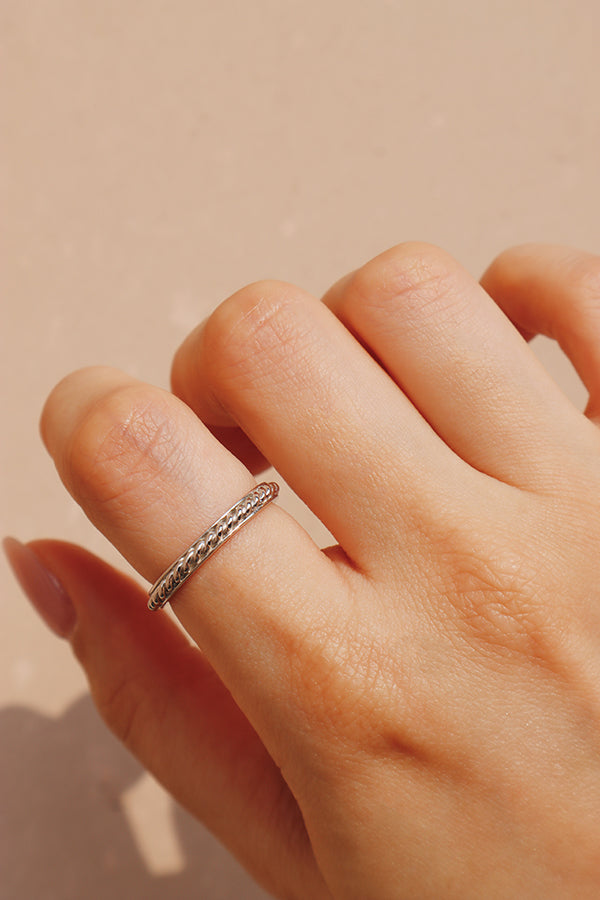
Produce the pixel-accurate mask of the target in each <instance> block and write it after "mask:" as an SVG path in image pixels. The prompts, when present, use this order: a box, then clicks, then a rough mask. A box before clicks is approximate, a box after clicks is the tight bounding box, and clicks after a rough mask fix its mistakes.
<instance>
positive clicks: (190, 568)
mask: <svg viewBox="0 0 600 900" xmlns="http://www.w3.org/2000/svg"><path fill="white" fill-rule="evenodd" d="M278 493H279V485H278V484H277V483H276V482H274V481H272V482H266V481H263V482H262V484H257V486H256V487H255V488H253V490H251V491H250V492H249V493H248V494H246V495H245V497H242V499H241V500H239V501H238V502H237V503H236V504H235V506H232V507H231V509H228V510H227V512H226V513H225V514H224V515H222V516H221V518H220V519H217V521H216V522H214V523H213V524H212V525H211V526H210V528H208V529H207V530H206V531H205V532H204V534H202V535H201V536H200V537H199V538H198V540H197V541H196V542H195V543H194V544H192V545H191V547H188V549H187V550H186V551H185V553H182V554H181V556H179V557H178V558H177V559H176V560H175V562H174V563H173V565H171V566H169V568H168V569H166V570H165V571H164V572H163V573H162V575H161V576H160V578H159V579H158V580H157V581H155V583H154V584H153V585H152V587H151V588H150V591H149V594H148V596H149V598H150V599H149V600H148V609H160V608H161V607H162V606H164V605H165V603H168V602H169V601H170V599H171V597H172V596H173V594H174V593H175V591H176V590H178V589H179V588H180V587H181V585H182V584H184V583H185V582H186V581H187V579H188V578H189V577H190V575H192V574H193V573H194V572H195V571H196V569H197V568H198V567H199V566H201V565H202V563H203V562H206V560H207V559H208V557H209V556H212V554H213V553H214V552H215V550H218V549H219V547H222V546H223V544H224V543H225V541H227V540H228V539H229V538H230V537H231V535H232V534H235V532H236V531H237V530H238V529H239V528H241V527H242V525H245V523H246V522H248V521H249V519H251V518H252V516H255V515H256V513H257V512H260V510H261V509H263V508H264V507H265V506H266V505H267V504H268V503H270V502H271V500H274V499H275V497H276V496H277V494H278Z"/></svg>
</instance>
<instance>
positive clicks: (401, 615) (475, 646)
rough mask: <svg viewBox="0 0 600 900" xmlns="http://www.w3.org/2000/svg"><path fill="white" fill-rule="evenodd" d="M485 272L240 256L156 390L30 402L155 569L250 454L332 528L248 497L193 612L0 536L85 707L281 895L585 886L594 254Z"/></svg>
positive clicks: (150, 572)
mask: <svg viewBox="0 0 600 900" xmlns="http://www.w3.org/2000/svg"><path fill="white" fill-rule="evenodd" d="M482 285H483V286H480V285H479V284H478V283H477V282H476V281H475V280H474V279H473V278H471V277H470V276H469V275H468V274H467V273H466V272H465V271H464V270H463V269H462V268H461V267H460V266H459V265H458V264H457V263H456V262H454V260H452V259H451V258H450V257H448V256H447V255H446V254H444V253H443V252H442V251H440V250H438V249H436V248H433V247H431V246H428V245H422V244H404V245H401V246H399V247H396V248H394V249H392V250H390V251H388V252H387V253H384V254H383V255H381V256H380V257H378V258H377V259H375V260H373V261H372V262H370V263H368V264H367V265H366V266H364V267H362V268H361V269H359V270H357V271H356V272H355V273H353V274H352V275H350V276H348V277H347V278H346V279H344V280H343V281H341V282H339V283H338V284H337V285H335V286H334V287H333V288H332V289H331V290H330V291H329V293H328V294H327V295H326V297H325V303H321V302H319V301H317V300H316V299H314V298H313V297H311V296H308V295H307V294H305V293H303V292H302V291H301V290H299V289H298V288H296V287H292V286H290V285H287V284H281V283H272V282H264V283H259V284H254V285H251V286H250V287H247V288H245V289H243V290H242V291H240V292H239V293H237V294H235V295H234V296H233V297H231V298H230V299H229V300H227V301H226V302H225V303H224V304H222V305H221V306H220V307H219V308H218V309H217V310H216V311H215V312H214V313H213V314H212V316H211V317H210V318H209V319H208V320H207V322H205V323H204V324H203V325H201V326H200V327H199V328H198V329H197V331H195V332H194V333H193V334H192V335H190V337H189V338H188V339H187V340H186V342H185V343H184V345H183V346H182V347H181V349H180V350H179V352H178V353H177V355H176V357H175V362H174V365H173V391H174V395H173V394H170V393H167V392H166V391H162V390H159V389H157V388H155V387H151V386H149V385H147V384H143V383H141V382H139V381H136V380H134V379H132V378H129V377H128V376H126V375H124V374H122V373H120V372H118V371H114V370H111V369H103V368H94V369H86V370H83V371H79V372H76V373H74V374H73V375H70V376H69V377H67V378H66V379H65V380H64V381H62V382H61V383H60V384H59V385H58V387H57V388H55V390H54V391H53V393H52V394H51V396H50V398H49V400H48V402H47V405H46V408H45V410H44V414H43V420H42V431H43V436H44V440H45V442H46V445H47V447H48V449H49V451H50V453H51V454H52V456H53V458H54V460H55V462H56V465H57V468H58V470H59V473H60V475H61V477H62V479H63V480H64V482H65V484H66V486H67V488H68V489H69V490H70V492H71V493H72V494H73V496H74V497H75V498H76V500H77V501H78V502H79V503H80V504H81V505H82V507H83V508H84V510H85V511H86V513H87V514H88V516H89V517H90V519H91V520H92V521H93V522H94V523H95V524H96V525H97V526H98V528H100V529H101V531H103V532H104V534H106V535H107V536H108V538H109V539H110V540H111V541H112V542H113V543H114V545H115V546H116V547H117V548H118V549H119V550H120V551H121V552H122V553H123V555H124V556H125V557H126V558H127V559H128V560H129V561H130V562H131V563H132V564H133V565H134V566H135V567H136V569H137V570H138V571H139V572H140V574H141V575H143V576H144V577H145V578H147V579H148V580H150V581H153V580H154V579H155V578H156V577H157V576H158V575H159V574H160V572H161V571H162V570H163V569H165V567H166V566H167V565H169V564H170V563H171V562H172V561H173V560H174V559H175V558H176V557H177V556H178V555H179V553H180V552H181V551H182V550H183V549H185V548H186V547H187V546H188V545H189V544H191V543H192V542H193V541H194V540H195V539H196V538H197V537H198V536H199V535H200V534H201V533H202V532H203V531H204V530H205V528H206V527H207V526H208V525H210V524H211V522H213V521H214V520H215V519H217V518H218V517H219V516H220V515H221V514H222V513H223V512H224V511H225V510H226V509H227V508H228V507H229V506H231V505H232V504H233V503H234V502H236V501H237V500H238V499H239V498H240V497H241V496H242V495H243V494H244V493H246V492H247V491H248V490H249V489H250V488H251V487H252V486H253V484H254V478H253V474H251V471H252V472H253V473H254V474H256V473H257V472H258V471H259V470H260V469H261V468H262V467H264V466H266V465H267V463H266V462H265V461H268V463H271V464H273V465H274V466H275V468H276V469H277V470H278V471H279V472H280V473H281V475H282V477H283V478H284V479H285V480H286V481H287V482H288V483H289V485H290V486H291V487H292V488H293V489H294V490H295V491H296V492H297V493H298V494H299V495H300V497H301V498H302V499H303V500H304V501H305V502H306V503H307V504H308V506H309V507H310V508H311V509H312V510H313V511H314V512H315V513H316V515H317V516H318V517H319V519H320V520H321V521H322V522H323V523H324V524H325V526H326V527H327V528H328V529H329V530H330V532H331V533H332V534H333V535H334V538H335V540H336V541H337V542H338V544H339V546H336V547H335V548H330V549H327V550H325V551H322V550H320V549H319V548H318V547H317V546H316V545H315V544H314V543H313V541H312V540H311V539H310V538H309V537H308V536H307V534H306V533H305V532H304V530H303V529H302V528H301V527H300V526H299V525H298V524H297V523H296V522H295V521H293V520H292V518H291V517H290V516H289V515H287V514H286V513H285V512H284V511H283V509H281V508H280V507H278V506H277V505H275V504H271V505H270V506H268V507H267V508H266V509H265V510H264V511H263V512H261V513H260V515H258V516H257V517H256V518H255V519H253V520H252V522H249V523H248V524H247V525H246V526H244V528H242V529H241V530H240V531H239V532H238V533H237V534H236V535H235V536H234V537H233V538H232V539H231V541H230V542H228V543H227V544H226V545H225V546H224V547H223V548H222V549H220V550H219V551H218V553H216V554H215V555H214V556H213V557H211V559H210V560H208V561H207V563H206V564H205V565H203V566H202V567H201V568H200V569H199V570H198V571H197V572H196V573H195V574H194V575H193V577H192V578H190V580H189V581H188V582H187V583H186V584H185V586H184V587H182V589H181V590H180V591H179V592H178V593H177V594H176V595H175V597H174V598H173V610H174V612H175V613H176V615H177V617H178V618H179V620H180V622H181V623H182V625H183V627H184V629H185V631H186V632H187V636H186V635H185V634H184V633H182V631H181V630H180V629H179V628H177V627H176V626H175V625H174V624H173V623H172V622H171V620H170V618H169V616H168V615H166V614H165V613H163V612H158V613H150V612H148V610H147V609H146V597H145V593H144V591H143V590H142V588H141V587H138V586H136V585H135V584H134V583H132V582H131V581H130V580H129V579H127V578H125V577H124V576H122V575H120V574H119V573H117V572H116V571H114V570H113V569H112V568H110V567H108V566H107V565H106V564H104V563H103V562H101V561H99V560H97V559H96V558H94V557H92V556H90V554H88V553H87V552H85V551H84V550H82V549H79V548H76V547H73V546H71V545H67V544H62V543H58V542H54V541H37V542H34V543H32V544H31V545H29V547H28V548H25V549H24V550H18V548H17V545H15V544H12V543H9V545H8V550H9V554H10V555H11V557H12V559H13V563H14V565H15V567H16V568H17V569H18V570H19V571H20V573H21V576H22V579H23V582H24V583H25V584H26V586H28V587H29V590H30V592H31V593H34V594H36V597H35V598H34V599H35V602H36V603H37V605H38V607H40V608H41V611H42V613H43V615H45V616H46V618H47V619H48V620H49V621H50V623H51V624H53V625H54V627H55V628H56V630H58V631H59V632H61V633H63V634H66V635H68V636H69V638H70V641H71V643H72V646H73V649H74V651H75V653H76V654H77V656H78V658H79V659H80V661H81V663H82V665H83V666H84V668H85V670H86V672H87V675H88V677H89V680H90V684H91V688H92V692H93V694H94V697H95V699H96V702H97V704H98V707H99V709H100V711H101V712H102V714H103V715H104V717H105V719H106V721H107V722H108V724H109V725H110V726H111V728H112V729H113V730H114V731H115V732H116V733H117V735H119V737H120V738H121V739H122V740H123V741H124V742H125V743H126V744H127V746H128V747H129V748H130V749H131V750H132V751H133V752H134V753H135V754H136V755H137V756H138V757H139V759H140V760H141V761H142V763H144V765H146V766H147V767H148V768H149V769H150V770H151V771H152V772H153V773H154V774H155V775H156V776H157V777H158V778H159V779H160V780H161V781H162V782H163V784H165V785H166V787H167V788H168V789H169V790H170V791H171V792H172V793H173V794H174V796H175V797H177V799H178V800H179V801H180V802H181V803H183V804H184V805H185V806H186V807H187V808H188V809H189V810H191V811H192V812H193V813H194V814H195V815H197V816H198V818H200V819H202V820H203V821H204V822H206V823H207V824H208V826H209V827H210V828H211V829H212V830H213V831H214V832H215V833H216V834H217V835H218V836H219V837H220V838H221V839H222V840H223V841H224V842H225V843H226V844H227V845H228V846H229V847H230V848H231V849H232V850H233V852H234V853H236V854H237V855H238V857H239V858H240V859H241V860H242V861H243V862H244V864H245V865H246V866H247V867H248V868H249V869H250V871H251V872H252V873H253V874H254V875H255V877H256V878H258V879H259V880H260V881H261V882H262V883H263V884H264V885H266V887H267V888H268V889H270V890H271V891H272V892H273V893H274V894H276V895H277V896H279V897H282V898H309V900H318V898H326V897H335V898H356V900H371V898H373V900H383V898H385V900H388V898H389V900H392V898H393V900H400V898H402V900H404V898H406V900H408V898H410V900H415V898H419V900H424V898H432V900H441V898H457V900H467V898H478V900H481V898H486V900H489V898H515V897H519V898H536V900H537V898H542V897H543V898H544V900H550V898H569V900H573V898H578V900H582V898H597V897H598V896H600V588H599V584H600V553H599V548H600V515H599V505H600V432H599V431H598V428H597V427H596V424H594V422H593V418H594V417H595V416H596V415H600V259H599V258H597V257H594V256H591V255H587V254H583V253H577V252H576V251H572V250H566V249H564V248H548V247H542V246H528V247H523V248H518V249H515V250H511V251H507V252H506V253H505V254H503V255H502V256H501V257H499V259H498V260H496V261H495V263H494V264H493V265H492V266H491V267H490V269H489V270H488V271H487V273H486V275H485V276H484V278H483V282H482ZM511 320H512V321H511ZM519 331H520V332H521V334H520V333H519ZM538 331H542V332H544V333H546V334H549V335H551V336H552V337H554V338H556V339H558V340H559V341H560V343H561V345H562V346H563V347H564V348H565V350H566V351H567V352H568V354H569V355H570V357H571V359H572V360H573V362H574V364H575V366H576V367H577V368H578V370H579V372H580V374H581V375H582V377H583V379H584V381H585V382H586V384H587V386H588V388H589V391H590V404H589V407H588V417H586V416H584V415H583V414H582V413H581V412H579V411H578V410H577V409H576V408H574V407H573V406H572V404H571V403H570V402H569V401H568V400H567V399H566V398H565V396H564V395H563V394H562V393H561V391H560V390H559V388H558V387H557V386H556V384H555V383H554V382H553V381H552V380H551V378H550V377H549V375H548V374H547V373H546V372H545V370H544V369H543V368H542V367H541V365H540V364H539V363H538V361H537V360H536V358H535V356H534V355H533V353H532V352H531V350H530V349H529V347H528V346H527V343H526V341H525V340H523V337H522V335H524V336H526V337H528V336H530V335H531V334H534V333H536V332H538ZM217 438H218V439H217ZM226 447H227V448H228V449H226ZM32 554H35V556H33V555H32ZM36 558H37V559H39V560H41V562H42V563H43V564H44V565H45V566H46V567H47V568H48V569H49V570H50V572H51V573H53V578H54V579H57V580H58V583H57V582H56V581H55V580H52V579H50V580H47V581H46V582H45V586H44V584H43V583H42V580H41V576H39V577H38V576H35V577H34V575H33V574H32V573H33V572H34V569H35V567H34V566H33V565H28V564H27V559H30V560H31V559H36ZM38 575H39V573H38ZM36 578H37V581H36ZM34 583H35V584H37V588H36V587H35V584H34ZM189 638H191V641H192V644H190V640H189Z"/></svg>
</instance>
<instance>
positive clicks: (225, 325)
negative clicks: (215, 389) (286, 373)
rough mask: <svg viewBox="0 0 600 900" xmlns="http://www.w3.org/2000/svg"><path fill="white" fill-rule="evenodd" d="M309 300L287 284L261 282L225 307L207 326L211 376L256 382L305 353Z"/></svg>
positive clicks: (226, 302)
mask: <svg viewBox="0 0 600 900" xmlns="http://www.w3.org/2000/svg"><path fill="white" fill-rule="evenodd" d="M305 303H306V297H305V295H303V293H302V292H301V291H300V290H299V289H298V288H295V287H293V286H292V285H289V284H286V283H284V282H274V281H259V282H255V283H254V284H251V285H248V286H247V287H245V288H243V289H242V290H241V291H238V293H237V294H234V295H233V296H232V297H230V298H229V299H228V300H226V301H225V302H224V303H222V304H221V306H219V307H218V308H217V309H216V310H215V311H214V312H213V314H212V315H211V317H210V318H209V319H208V321H207V323H206V328H205V334H204V341H205V345H204V346H205V350H206V351H207V365H208V367H209V370H210V371H211V373H212V374H213V376H216V377H217V379H218V380H219V381H220V382H224V383H228V382H233V383H236V386H237V383H239V382H242V383H244V382H246V381H248V380H251V381H252V382H255V381H256V380H257V379H259V378H260V377H261V375H262V374H266V373H267V372H268V373H269V374H271V373H272V371H273V370H274V369H276V368H277V367H279V366H281V363H282V361H283V360H285V359H286V358H288V357H289V354H290V352H292V353H294V354H298V353H301V352H302V346H303V339H304V337H305V335H306V334H307V332H308V331H310V330H311V328H312V327H314V326H312V325H311V322H310V317H308V316H304V315H303V314H302V310H303V308H304V306H305Z"/></svg>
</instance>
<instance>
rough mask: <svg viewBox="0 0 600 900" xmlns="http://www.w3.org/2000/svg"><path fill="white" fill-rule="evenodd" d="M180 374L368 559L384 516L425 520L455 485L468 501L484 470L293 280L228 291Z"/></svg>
mask: <svg viewBox="0 0 600 900" xmlns="http://www.w3.org/2000/svg"><path fill="white" fill-rule="evenodd" d="M172 383H173V389H174V391H175V393H176V394H178V396H180V397H181V398H182V399H183V400H184V401H185V402H186V403H187V404H188V405H189V406H190V407H191V408H192V409H194V411H195V412H196V413H197V414H198V415H199V416H200V418H202V419H203V420H205V421H210V423H211V424H212V425H219V424H223V425H226V424H228V423H229V424H231V421H232V420H233V421H235V422H237V423H238V425H239V426H240V427H241V428H242V429H243V431H244V432H245V433H246V434H247V435H248V437H249V438H250V439H251V440H252V442H253V443H254V444H255V445H256V446H257V447H258V448H259V450H260V451H261V452H262V453H263V454H264V456H265V457H266V458H267V459H268V460H269V461H270V462H271V463H272V464H273V465H274V466H275V468H276V469H277V470H278V471H279V472H280V473H281V474H282V476H283V477H284V478H285V479H286V481H287V482H288V483H289V484H290V486H291V487H292V488H293V489H294V490H295V491H296V492H297V493H298V494H299V496H300V497H301V498H302V499H303V500H304V501H305V502H306V503H307V505H308V506H309V507H310V508H311V509H312V510H313V512H314V513H315V514H316V515H317V516H318V517H319V519H320V520H321V521H322V522H323V523H324V524H325V525H326V526H327V528H328V529H329V530H330V531H331V532H332V533H333V535H334V536H335V538H336V539H337V540H338V541H339V543H340V544H341V545H342V547H343V548H344V549H345V551H346V552H347V553H348V554H349V556H350V557H351V558H352V559H353V560H354V561H355V562H356V563H358V564H359V565H360V566H364V568H365V569H368V568H369V562H370V561H372V559H373V553H374V552H375V553H376V550H377V548H380V547H381V546H382V544H385V536H386V531H387V529H386V517H388V518H389V519H392V520H395V521H396V522H398V521H403V522H405V523H406V522H407V521H411V520H412V519H413V518H414V516H417V517H418V518H419V520H420V517H421V516H422V514H423V510H424V509H427V508H428V507H430V505H431V503H432V502H434V503H437V502H441V503H444V502H446V501H445V500H444V497H445V498H446V500H447V497H448V493H447V492H448V491H452V492H453V502H455V503H460V502H461V498H464V496H465V493H466V490H465V488H466V487H467V485H466V484H465V481H466V480H468V478H469V475H471V476H474V475H475V473H473V472H472V470H470V469H469V468H468V467H467V466H465V465H464V463H462V461H461V460H459V459H458V457H456V456H455V454H453V453H452V452H451V451H450V450H449V448H448V447H447V446H446V445H445V444H444V443H443V442H442V441H441V440H440V439H439V437H438V436H437V435H436V434H435V432H434V431H433V429H432V428H431V427H430V426H429V424H428V423H427V422H426V421H425V419H424V418H423V417H422V416H421V415H420V414H419V412H418V411H417V410H416V409H415V407H414V406H413V405H412V404H411V402H410V401H409V400H408V399H407V397H406V396H405V395H404V394H403V393H402V392H401V391H400V390H399V389H398V386H397V385H396V384H395V383H394V382H393V381H392V379H391V378H390V377H389V376H388V375H387V373H386V372H385V371H384V370H383V369H382V368H381V367H380V366H379V365H378V364H377V362H375V360H374V359H373V358H372V357H371V356H370V355H369V354H368V353H367V352H366V351H365V350H364V348H363V347H362V346H361V345H360V344H359V342H358V341H356V340H355V338H354V337H353V336H352V335H351V334H350V333H349V332H348V331H347V329H346V328H345V327H344V326H343V325H342V324H341V323H340V322H339V321H338V320H337V319H336V317H335V316H334V315H333V314H332V313H331V312H330V311H329V310H328V309H327V308H326V307H325V306H324V305H323V304H322V303H320V302H319V301H318V300H316V299H315V298H313V297H311V296H310V295H308V294H306V293H305V292H303V291H301V290H299V289H298V288H295V287H292V286H290V285H287V284H281V283H278V282H261V283H257V284H254V285H251V286H249V287H247V288H245V289H243V290H242V291H240V292H238V293H237V294H235V295H234V296H233V297H231V298H230V299H229V300H227V301H225V303H223V304H222V305H221V306H220V307H219V308H218V309H217V310H216V311H215V312H214V313H213V314H212V316H211V317H210V318H209V319H208V320H207V322H206V323H204V324H203V325H201V326H200V327H199V328H198V329H196V331H195V332H193V333H192V334H191V335H190V337H189V338H188V339H187V340H186V341H185V342H184V344H183V345H182V347H181V348H180V349H179V351H178V353H177V355H176V357H175V361H174V365H173V372H172ZM219 417H220V421H219ZM478 487H479V485H478ZM455 491H456V494H457V496H456V497H455V496H454V492H455ZM398 496H401V497H402V504H399V503H398V501H397V498H398ZM382 513H383V516H382ZM396 537H397V536H396ZM394 541H395V542H396V538H394ZM376 555H377V554H376Z"/></svg>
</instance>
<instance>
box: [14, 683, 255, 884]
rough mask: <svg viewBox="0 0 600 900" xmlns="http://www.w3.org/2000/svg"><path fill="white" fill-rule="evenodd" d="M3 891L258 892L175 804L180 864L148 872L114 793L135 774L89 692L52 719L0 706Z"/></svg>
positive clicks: (129, 783) (121, 790) (118, 795)
mask: <svg viewBox="0 0 600 900" xmlns="http://www.w3.org/2000/svg"><path fill="white" fill-rule="evenodd" d="M0 734H1V741H0V748H1V749H0V784H1V790H0V795H1V798H2V799H1V813H0V815H1V818H0V872H1V873H2V875H1V878H0V897H1V898H2V900H38V898H40V900H42V898H43V900H82V898H84V897H85V898H92V900H105V898H106V900H108V898H111V900H114V898H115V897H127V898H130V900H154V898H156V900H158V898H165V897H168V898H169V900H190V898H206V900H230V898H231V900H233V898H235V900H264V898H266V897H267V896H268V895H267V894H265V893H264V892H263V891H262V890H260V889H259V888H258V887H257V886H256V885H254V883H253V882H252V881H251V880H250V879H249V878H248V876H247V875H246V874H245V872H244V871H243V870H242V869H241V868H240V867H239V866H238V865H237V863H236V862H235V861H234V860H233V859H232V857H231V856H230V855H229V853H228V852H227V851H226V850H225V849H224V848H223V847H221V845H220V844H219V843H218V842H216V841H215V840H214V838H213V837H212V836H211V835H210V833H209V832H207V831H206V830H205V829H204V828H203V827H202V826H201V825H199V824H198V823H197V822H195V821H194V819H192V818H191V817H190V816H188V815H187V813H185V812H184V811H182V810H181V809H180V808H179V807H177V806H175V804H174V805H173V819H174V823H175V829H176V832H177V838H178V841H179V844H180V847H181V850H182V852H183V856H184V860H185V866H184V868H183V870H182V871H181V872H177V873H176V874H169V875H154V874H153V873H151V872H149V871H148V868H147V866H146V864H145V861H144V859H143V857H142V855H141V854H140V851H139V849H138V847H137V844H136V841H135V838H134V835H133V834H132V831H131V826H130V824H129V821H128V819H127V816H126V815H125V813H124V811H123V806H122V802H121V797H122V795H123V793H124V792H125V791H126V790H128V789H129V788H131V787H132V786H133V785H134V784H135V782H136V781H138V779H139V778H140V777H141V776H142V775H143V769H142V768H141V767H140V765H139V764H138V763H137V762H136V761H135V760H134V759H133V758H132V757H131V756H130V755H129V754H128V753H127V751H126V750H124V749H123V747H121V745H120V744H119V743H118V741H117V740H116V739H115V738H114V737H113V736H112V734H110V732H109V731H108V730H107V729H106V727H105V725H104V724H103V723H102V721H101V720H100V717H99V716H98V714H97V713H96V710H95V708H94V706H93V703H92V701H91V699H90V698H89V697H83V698H82V699H80V700H78V701H76V702H75V703H74V704H73V705H72V706H71V707H70V708H69V709H68V710H67V712H66V713H65V714H64V715H63V716H62V717H60V718H58V719H53V718H48V717H47V716H44V715H42V714H40V713H38V712H36V711H34V710H31V709H28V708H25V707H9V708H7V709H4V710H2V711H0Z"/></svg>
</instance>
